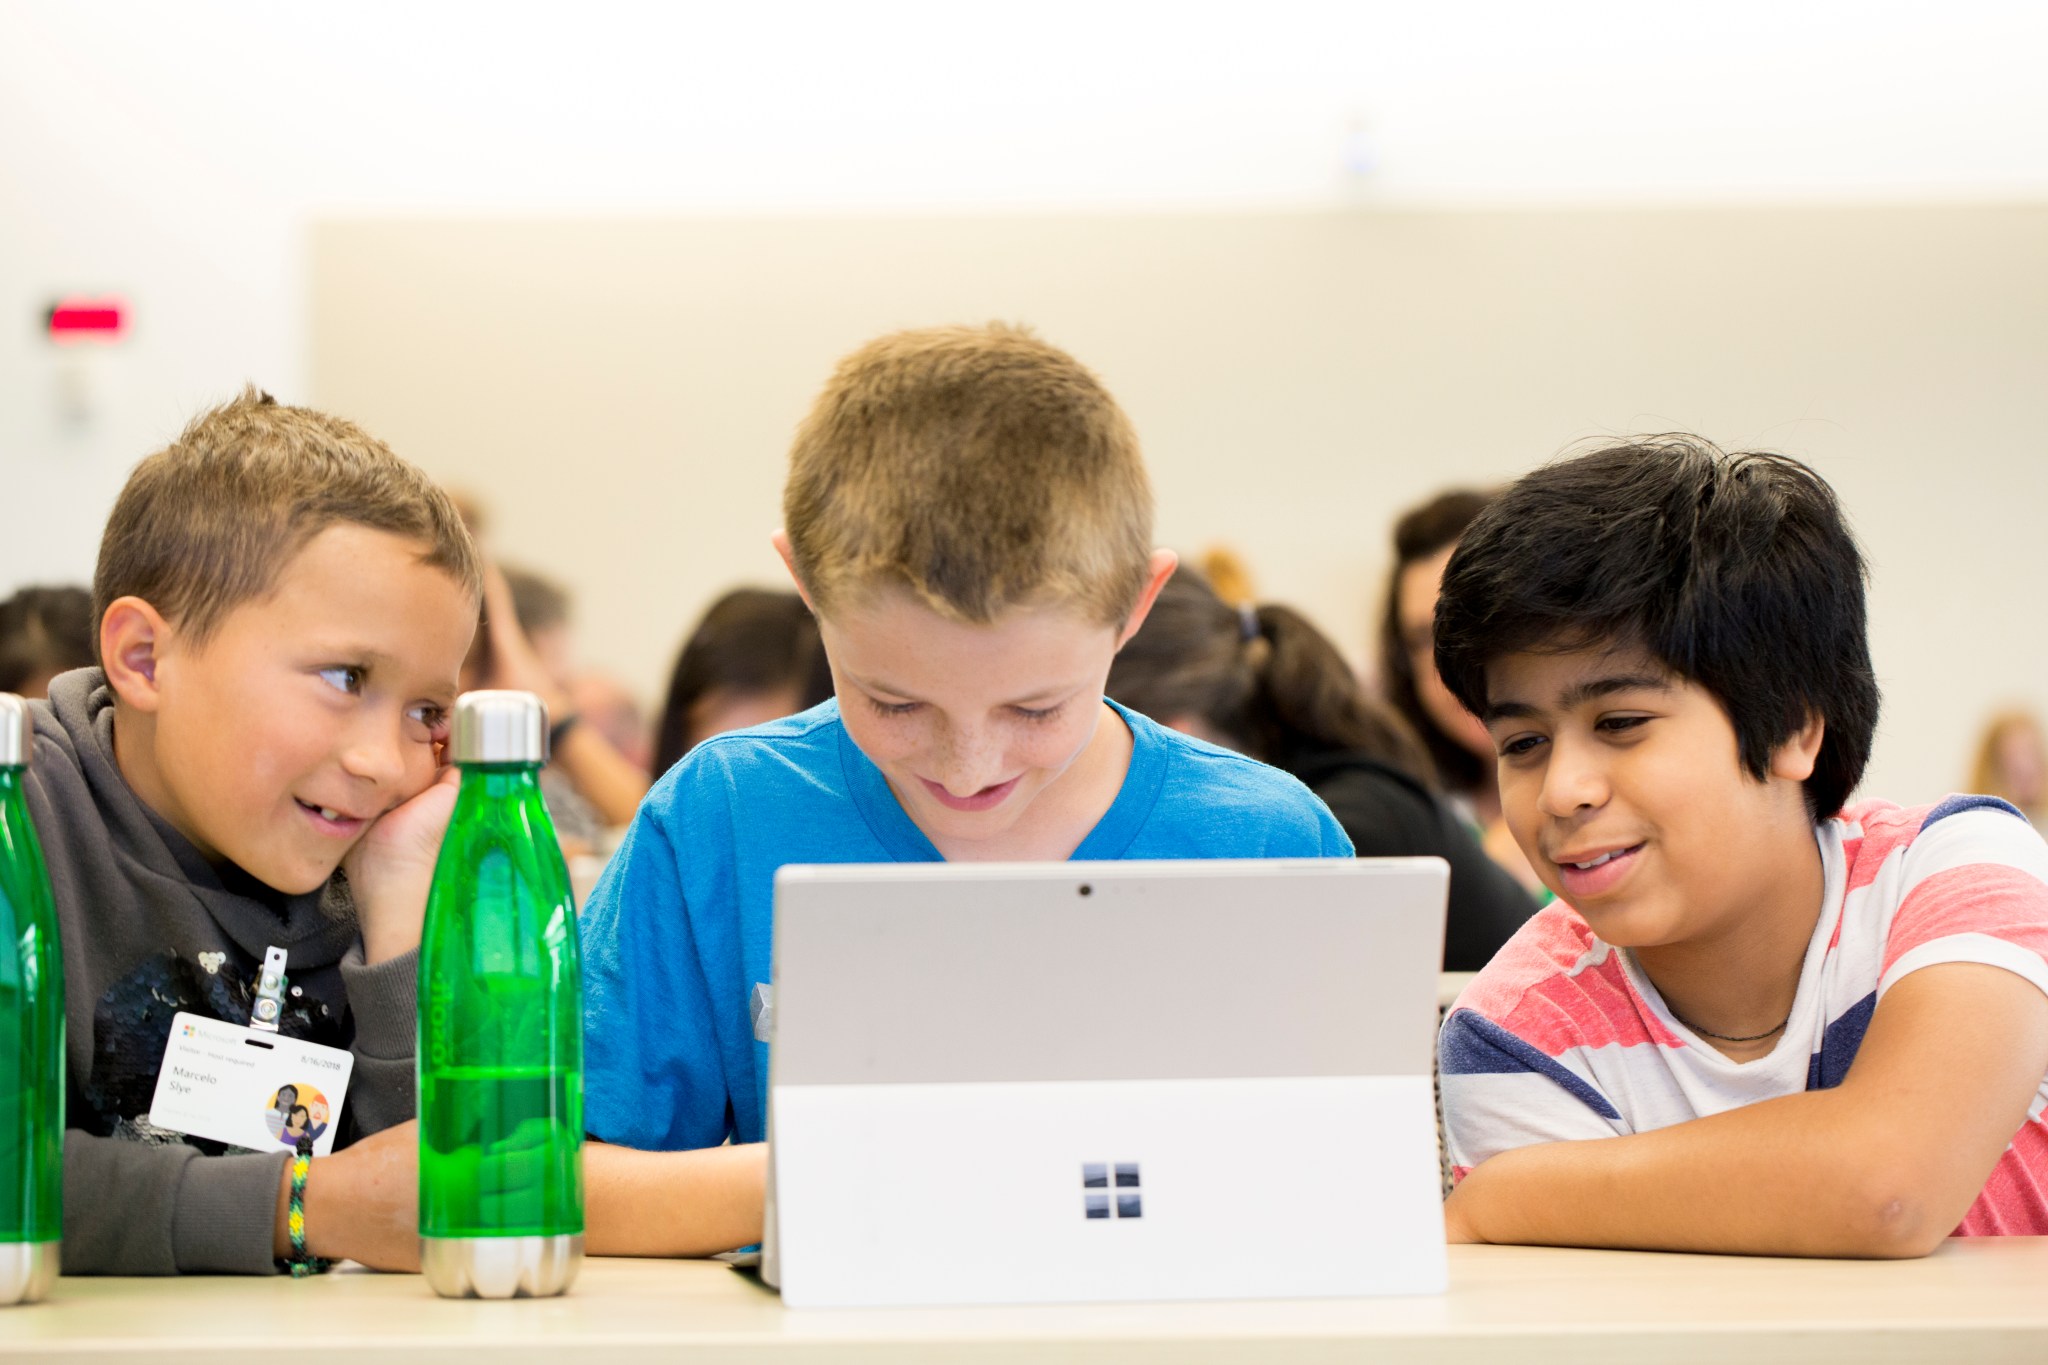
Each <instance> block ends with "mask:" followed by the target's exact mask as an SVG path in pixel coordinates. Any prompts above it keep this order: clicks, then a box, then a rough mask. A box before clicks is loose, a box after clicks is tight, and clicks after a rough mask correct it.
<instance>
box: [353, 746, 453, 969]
mask: <svg viewBox="0 0 2048 1365" xmlns="http://www.w3.org/2000/svg"><path fill="white" fill-rule="evenodd" d="M461 781H462V774H461V772H460V770H459V769H455V768H446V769H443V770H442V773H441V776H440V779H439V780H438V781H436V782H435V783H434V784H433V785H432V786H430V787H428V788H427V789H426V790H425V791H423V792H421V793H420V794H419V795H418V796H415V797H414V798H412V800H410V801H408V802H406V803H405V804H404V805H402V806H399V807H398V808H397V809H395V810H391V811H387V812H385V814H384V815H382V816H381V817H379V818H378V820H377V822H376V823H375V824H373V825H371V826H370V828H369V830H368V832H366V833H365V834H364V835H363V837H362V838H361V839H360V840H358V841H357V843H356V846H355V847H354V848H352V849H350V850H349V853H348V856H347V857H346V858H344V859H343V860H342V868H343V870H344V871H346V872H347V873H348V883H349V889H350V891H351V892H353V893H354V896H355V902H356V921H357V923H359V924H360V925H361V926H362V930H363V960H364V961H365V962H368V963H370V964H372V965H374V964H376V963H379V962H385V961H389V960H390V959H391V958H394V957H398V956H401V955H402V954H405V953H409V952H411V951H412V950H413V949H415V948H417V947H419V945H420V927H421V925H422V924H423V923H424V922H425V919H426V913H427V888H428V887H429V886H430V885H431V884H432V882H433V880H434V861H435V859H437V858H438V857H440V855H441V836H442V835H443V834H445V833H447V830H448V817H449V816H450V815H451V814H452V813H453V812H454V810H455V790H456V788H457V786H459V785H460V783H461Z"/></svg>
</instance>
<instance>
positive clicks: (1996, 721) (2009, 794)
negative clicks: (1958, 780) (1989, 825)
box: [1965, 706, 2048, 807]
mask: <svg viewBox="0 0 2048 1365" xmlns="http://www.w3.org/2000/svg"><path fill="white" fill-rule="evenodd" d="M2015 730H2031V731H2032V732H2033V735H2034V748H2035V752H2036V753H2041V752H2042V745H2043V739H2044V737H2048V731H2044V730H2043V729H2042V726H2041V720H2040V717H2038V716H2036V715H2035V714H2034V713H2033V712H2032V711H2030V710H2028V709H2027V708H2025V707H2019V706H2016V707H2011V708H2009V709H2007V710H2003V711H1998V712H1995V713H1994V714H1993V715H1992V716H1991V718H1990V719H1989V720H1987V721H1985V722H1984V732H1983V734H1982V735H1981V736H1979V738H1978V740H1977V752H1976V755H1975V757H1974V759H1973V760H1972V762H1971V764H1970V780H1969V785H1968V786H1967V787H1966V788H1965V790H1967V791H1971V792H1975V793H1977V794H1978V795H1981V796H1996V797H1998V798H2000V799H2001V800H2005V801H2010V802H2012V803H2013V804H2014V805H2016V806H2021V807H2028V806H2033V807H2038V806H2039V804H2040V794H2039V793H2036V794H2035V795H2034V797H2032V798H2031V799H2030V798H2028V796H2027V794H2026V793H2025V792H2022V791H2019V790H2017V789H2016V787H2015V784H2014V783H2013V781H2012V774H2011V773H2009V772H2008V771H2007V770H2006V763H2005V753H2004V749H2005V741H2006V737H2007V736H2008V735H2010V734H2011V733H2012V732H2014V731H2015ZM2043 757H2044V759H2048V754H2044V755H2043Z"/></svg>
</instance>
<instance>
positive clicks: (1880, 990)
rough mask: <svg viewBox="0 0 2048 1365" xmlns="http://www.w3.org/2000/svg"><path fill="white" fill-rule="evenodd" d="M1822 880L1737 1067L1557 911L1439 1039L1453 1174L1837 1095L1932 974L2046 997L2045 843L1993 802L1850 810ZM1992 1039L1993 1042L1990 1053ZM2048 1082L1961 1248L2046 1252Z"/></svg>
mask: <svg viewBox="0 0 2048 1365" xmlns="http://www.w3.org/2000/svg"><path fill="white" fill-rule="evenodd" d="M1816 835H1817V837H1818V838H1819V841H1820V850H1821V860H1822V865H1823V868H1824V870H1825V874H1826V890H1825V892H1824V894H1823V899H1822V905H1821V914H1820V921H1819V923H1817V924H1816V925H1815V926H1814V931H1813V940H1812V942H1811V943H1810V944H1809V945H1808V947H1807V950H1806V961H1805V964H1804V965H1803V966H1802V967H1801V969H1800V974H1799V989H1798V994H1797V995H1796V996H1795V997H1794V1000H1793V1004H1792V1017H1791V1020H1790V1021H1789V1022H1788V1023H1787V1024H1786V1027H1785V1032H1784V1034H1783V1036H1782V1037H1780V1038H1779V1040H1778V1044H1777V1046H1776V1047H1775V1048H1773V1049H1772V1050H1771V1052H1770V1053H1769V1054H1768V1055H1767V1056H1764V1057H1761V1058H1758V1059H1756V1060H1755V1061H1750V1062H1744V1063H1741V1064H1737V1063H1735V1062H1733V1061H1730V1060H1729V1059H1728V1058H1726V1057H1724V1056H1722V1055H1721V1054H1720V1053H1719V1052H1717V1051H1715V1050H1714V1049H1713V1047H1711V1046H1710V1045H1708V1044H1707V1043H1706V1042H1704V1041H1703V1040H1701V1039H1700V1038H1699V1037H1698V1036H1697V1035H1695V1034H1694V1033H1693V1032H1692V1031H1691V1030H1690V1029H1688V1028H1687V1027H1686V1026H1685V1025H1684V1024H1681V1023H1680V1022H1678V1020H1677V1019H1676V1018H1674V1017H1673V1016H1672V1014H1671V1012H1670V1010H1668V1009H1666V1008H1665V1006H1664V1001H1663V998H1662V997H1661V996H1659V995H1658V994H1657V988H1656V987H1655V986H1653V985H1651V984H1650V981H1649V979H1648V978H1647V977H1645V976H1644V975H1643V973H1642V970H1641V969H1640V968H1639V967H1638V966H1637V965H1636V963H1635V961H1634V958H1633V956H1632V955H1631V954H1630V953H1629V952H1627V951H1626V950H1623V949H1616V948H1614V947H1612V946H1610V945H1608V944H1606V943H1603V942H1601V941H1600V939H1599V938H1598V937H1596V936H1595V935H1594V933H1593V931H1592V930H1591V929H1590V928H1589V927H1588V926H1587V924H1586V922H1585V921H1584V920H1583V919H1581V918H1579V916H1578V914H1577V913H1576V912H1574V911H1573V910H1572V909H1571V907H1569V906H1567V905H1565V904H1563V903H1562V902H1554V903H1552V904H1551V905H1549V906H1547V907H1545V908H1544V909H1543V910H1542V911H1540V912H1538V913H1537V915H1536V916H1535V917H1534V918H1533V919H1531V920H1529V921H1528V923H1526V924H1524V925H1523V926H1522V928H1521V930H1520V931H1519V932H1518V933H1516V935H1515V936H1514V937H1513V938H1512V939H1510V940H1508V942H1507V944H1506V945H1505V946H1504V947H1502V949H1501V950H1500V952H1499V953H1498V954H1497V955H1496V956H1495V957H1494V959H1493V961H1492V962H1491V963H1489V964H1488V965H1487V967H1486V969H1485V970H1484V971H1482V972H1480V973H1479V975H1478V976H1477V977H1476V978H1475V979H1474V980H1473V982H1472V984H1471V985H1470V986H1468V987H1467V988H1466V989H1465V992H1464V993H1463V994H1462V995H1460V996H1459V997H1458V1002H1457V1004H1456V1005H1454V1006H1453V1007H1452V1009H1451V1013H1450V1016H1449V1017H1448V1018H1447V1019H1446V1020H1445V1021H1444V1028H1443V1034H1442V1037H1441V1039H1440V1040H1439V1060H1440V1063H1441V1070H1442V1080H1443V1104H1444V1131H1445V1138H1446V1141H1447V1142H1448V1143H1449V1146H1450V1160H1451V1166H1452V1172H1453V1174H1454V1175H1455V1176H1456V1177H1457V1178H1460V1179H1462V1178H1463V1177H1464V1174H1465V1172H1467V1171H1469V1170H1470V1169H1471V1168H1472V1167H1474V1166H1476V1165H1478V1164H1479V1163H1480V1162H1482V1161H1484V1160H1486V1158H1488V1157H1490V1156H1493V1155H1495V1154H1496V1153H1499V1152H1504V1151H1507V1150H1509V1149H1511V1148H1515V1147H1521V1146H1526V1145H1528V1144H1530V1143H1535V1142H1555V1141H1560V1140H1564V1139H1570V1138H1595V1137H1613V1136H1616V1135H1619V1134H1626V1133H1640V1132H1648V1131H1650V1130H1652V1129H1656V1128H1662V1127H1665V1126H1667V1125H1669V1124H1673V1123H1682V1122H1684V1121H1685V1120H1687V1119H1693V1118H1701V1117H1704V1116H1705V1115H1708V1114H1718V1113H1721V1112H1723V1111H1724V1110H1728V1109H1733V1108H1736V1107H1738V1106H1740V1105H1745V1104H1754V1103H1756V1102H1757V1101H1758V1100H1766V1099H1771V1098H1774V1097H1776V1096H1779V1095H1789V1094H1794V1093H1796V1092H1798V1091H1801V1090H1822V1089H1827V1088H1829V1087H1831V1086H1835V1085H1839V1084H1840V1083H1841V1081H1842V1078H1843V1077H1844V1076H1845V1075H1847V1074H1848V1071H1849V1066H1850V1063H1852V1062H1854V1061H1855V1059H1856V1050H1857V1048H1858V1047H1859V1046H1860V1045H1861V1043H1862V1041H1863V1031H1864V1029H1865V1028H1866V1027H1868V1025H1869V1023H1870V1016H1871V1014H1872V1012H1873V1011H1874V1010H1875V1009H1876V1008H1877V1002H1878V1001H1879V1000H1881V999H1882V998H1883V997H1884V993H1885V992H1886V991H1887V990H1890V989H1891V988H1892V986H1893V985H1895V984H1896V983H1897V982H1898V981H1899V980H1900V979H1901V978H1902V977H1904V976H1906V975H1907V974H1908V973H1910V972H1914V971H1917V970H1919V969H1920V968H1922V967H1931V966H1934V965H1935V964H1937V963H1943V962H1982V963H1988V964H1990V965H1992V966H1996V967H2003V968H2005V969H2006V970H2008V971H2011V972H2014V973H2016V974H2017V975H2019V976H2022V977H2024V978H2026V979H2027V980H2028V981H2031V982H2033V983H2034V984H2035V985H2036V986H2038V987H2039V988H2040V989H2041V990H2042V991H2043V992H2044V993H2048V844H2044V843H2043V842H2042V839H2041V836H2040V835H2039V834H2038V833H2036V832H2035V831H2034V829H2033V828H2032V826H2030V825H2028V824H2027V822H2026V820H2025V819H2024V818H2023V817H2021V816H2020V814H2019V813H2018V812H2017V811H2015V810H2013V809H2012V807H2010V806H2008V805H2006V804H2005V803H2004V802H2002V801H1998V800H1995V799H1993V798H1991V797H1983V796H1954V797H1950V798H1949V799H1948V800H1946V801H1944V802H1942V803H1941V804H1940V805H1938V806H1931V807H1930V806H1921V807H1918V808H1914V809H1903V808H1901V807H1898V806H1894V805H1891V804H1889V803H1887V802H1882V801H1871V802H1866V803H1864V804H1861V805H1857V806H1853V807H1851V808H1850V809H1848V810H1846V811H1844V812H1843V813H1842V814H1841V815H1839V816H1837V817H1836V818H1834V819H1831V820H1827V821H1824V822H1822V823H1821V824H1820V825H1819V826H1818V827H1817V828H1816ZM1996 1041H1997V1040H1995V1039H1987V1040H1986V1043H1987V1045H1989V1046H1995V1045H1996ZM2044 1110H2048V1077H2043V1080H2042V1085H2041V1087H2040V1088H2039V1089H2038V1090H2036V1092H2035V1094H2034V1101H2033V1103H2032V1104H2031V1105H2030V1106H2029V1107H2028V1109H2027V1121H2026V1123H2025V1124H2023V1125H2022V1126H2021V1128H2020V1131H2019V1132H2018V1133H2017V1134H2015V1135H2014V1137H2013V1140H2012V1143H2011V1145H2010V1146H2008V1147H2007V1148H2006V1150H2005V1154H2004V1155H2003V1156H2002V1157H2000V1158H1999V1162H1998V1165H1997V1166H1996V1167H1995V1168H1994V1169H1993V1170H1992V1172H1991V1178H1990V1179H1989V1180H1988V1181H1987V1182H1985V1185H1984V1189H1983V1192H1982V1193H1981V1194H1979V1195H1978V1197H1977V1201H1976V1203H1974V1204H1972V1205H1971V1206H1970V1211H1969V1213H1968V1214H1967V1215H1966V1216H1965V1217H1964V1218H1963V1221H1962V1224H1961V1226H1959V1227H1958V1228H1957V1229H1956V1232H1957V1233H1958V1234H1959V1235H1964V1236H1971V1235H1975V1236H1983V1235H1994V1234H2008V1235H2026V1236H2042V1235H2048V1119H2044Z"/></svg>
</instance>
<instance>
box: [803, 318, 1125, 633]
mask: <svg viewBox="0 0 2048 1365" xmlns="http://www.w3.org/2000/svg"><path fill="white" fill-rule="evenodd" d="M782 506H783V515H784V518H785V520H784V529H785V530H786V532H787V533H788V536H789V543H790V548H791V551H792V552H793V555H792V557H793V558H794V560H795V562H796V572H797V577H798V578H800V579H801V580H802V581H803V584H804V587H805V589H806V590H807V591H808V592H809V593H810V595H811V600H812V601H813V602H814V603H815V604H816V605H817V607H818V609H819V611H821V612H824V613H828V614H829V613H830V611H831V610H832V608H833V606H834V605H836V604H837V603H838V602H839V601H841V600H842V599H844V598H845V597H847V596H850V595H855V594H858V593H859V592H861V591H863V590H866V589H869V588H872V587H874V586H876V585H878V584H882V583H892V582H893V583H898V584H901V585H903V586H905V587H908V588H909V589H910V590H911V591H912V592H914V593H915V594H916V595H917V596H918V597H919V598H920V599H921V600H923V602H924V603H925V604H926V605H927V606H929V607H931V608H932V609H933V610H934V611H936V612H938V613H939V614H940V615H942V616H945V617H948V618H950V619H953V620H959V621H970V622H977V623H986V622H988V621H992V620H994V619H995V617H996V614H997V613H998V612H1001V611H1003V610H1004V609H1006V608H1008V607H1011V606H1015V605H1019V604H1021V603H1025V602H1039V601H1053V602H1060V603H1066V604H1071V605H1074V606H1077V607H1079V608H1081V609H1082V610H1083V611H1085V612H1087V613H1088V614H1089V615H1090V616H1091V617H1092V618H1094V619H1096V620H1099V621H1101V622H1103V623H1105V624H1109V625H1118V624H1121V623H1122V622H1123V621H1124V620H1125V619H1127V618H1128V617H1129V615H1130V612H1131V609H1132V607H1133V606H1135V605H1136V603H1137V600H1138V594H1139V593H1140V592H1142V591H1143V590H1144V585H1145V575H1146V566H1147V563H1148V561H1149V559H1150V556H1151V552H1152V490H1151V486H1150V484H1148V483H1147V482H1146V479H1145V467H1144V464H1143V462H1142V461H1141V460H1140V459H1139V456H1138V438H1137V435H1136V434H1135V433H1134V432H1133V431H1132V429H1131V424H1130V421H1129V419H1127V418H1126V417H1125V416H1124V414H1123V411H1122V409H1120V408H1118V407H1117V405H1116V400H1114V399H1112V398H1111V397H1110V396H1109V392H1108V390H1106V389H1105V388H1103V386H1102V382H1101V381H1100V380H1098V379H1097V378H1096V377H1095V376H1094V375H1093V374H1091V373H1089V372H1088V370H1086V369H1085V368H1083V367H1082V366H1081V364H1080V363H1079V362H1078V361H1076V360H1075V359H1074V358H1073V357H1072V356H1070V355H1068V354H1067V353H1066V352H1064V351H1062V350H1060V349H1058V348H1057V347H1055V346H1049V345H1047V344H1046V343H1045V342H1043V341H1040V340H1039V339H1038V338H1037V337H1034V336H1032V335H1031V334H1030V333H1029V332H1028V331H1025V330H1024V329H1022V328H1018V327H1008V326H1003V325H1001V324H991V325H989V326H987V327H938V328H931V329H929V330H924V331H912V332H898V333H895V334H894V335H891V336H885V337H882V338H880V339H878V340H875V341H871V342H869V343H868V344H867V345H865V346H863V347H861V348H860V349H859V350H857V351H855V352H854V353H853V354H852V355H850V356H848V357H846V359H844V360H843V361H841V362H840V363H839V368H838V369H837V371H835V372H834V374H833V376H832V379H831V382H830V383H828V384H827V385H826V386H825V391H824V392H823V393H822V394H820V395H819V397H818V400H817V402H816V403H815V404H814V405H813V406H812V408H811V412H810V415H809V416H808V417H807V418H805V420H804V423H803V426H802V427H801V428H799V430H798V432H797V437H796V444H795V447H794V449H792V451H791V452H790V466H789V483H788V485H787V487H786V488H785V489H784V491H783V501H782Z"/></svg>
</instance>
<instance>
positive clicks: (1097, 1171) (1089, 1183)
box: [1081, 1161, 1145, 1218]
mask: <svg viewBox="0 0 2048 1365" xmlns="http://www.w3.org/2000/svg"><path fill="white" fill-rule="evenodd" d="M1112 1171H1114V1173H1115V1178H1116V1197H1115V1199H1114V1200H1113V1201H1112V1199H1111V1198H1110V1195H1109V1182H1110V1177H1111V1173H1112ZM1097 1190H1100V1191H1102V1193H1100V1194H1097V1193H1096V1191H1097ZM1081 1191H1082V1193H1081V1200H1082V1216H1083V1217H1086V1218H1107V1217H1109V1216H1110V1211H1111V1209H1112V1208H1114V1210H1115V1212H1116V1216H1117V1217H1119V1218H1143V1217H1144V1216H1145V1198H1144V1194H1143V1192H1142V1191H1141V1190H1140V1189H1139V1188H1138V1163H1137V1162H1135V1161H1119V1162H1117V1163H1116V1165H1115V1166H1114V1167H1112V1166H1110V1165H1109V1163H1107V1162H1102V1161H1087V1162H1083V1163H1082V1164H1081Z"/></svg>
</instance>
